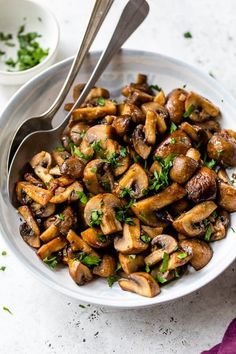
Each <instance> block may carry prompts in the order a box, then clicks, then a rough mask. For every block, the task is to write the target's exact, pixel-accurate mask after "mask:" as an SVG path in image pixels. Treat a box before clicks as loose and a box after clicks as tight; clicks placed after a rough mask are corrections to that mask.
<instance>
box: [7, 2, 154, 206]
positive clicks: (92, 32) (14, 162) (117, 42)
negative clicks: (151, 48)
mask: <svg viewBox="0 0 236 354" xmlns="http://www.w3.org/2000/svg"><path fill="white" fill-rule="evenodd" d="M113 2H114V0H96V2H95V5H94V8H93V11H92V15H91V18H90V20H89V23H88V26H87V29H86V32H85V35H84V38H83V41H82V44H81V46H80V49H79V50H78V52H77V54H76V56H75V59H74V61H73V63H72V66H71V68H70V71H69V73H68V75H67V78H66V80H65V83H64V85H63V87H62V89H61V91H60V93H59V95H58V96H57V98H56V100H55V101H54V102H53V104H52V106H51V107H50V108H49V109H48V110H47V111H46V112H45V113H43V114H42V115H40V116H38V117H32V118H29V119H27V120H25V121H24V122H23V123H22V124H21V126H20V127H19V128H18V130H17V131H16V133H15V135H14V137H13V139H12V143H11V146H10V150H9V155H8V166H9V173H8V195H9V199H10V201H11V203H12V204H13V206H16V205H17V201H16V197H15V183H16V182H17V181H18V180H20V178H21V176H22V172H23V169H24V166H25V163H26V162H28V161H29V160H30V159H31V158H32V156H33V155H35V154H36V153H37V152H39V151H41V150H50V149H51V148H52V147H53V145H55V143H56V142H58V141H59V140H60V137H61V133H62V131H63V130H64V128H65V127H66V125H67V124H68V119H69V118H70V116H71V113H72V111H73V110H74V109H75V108H77V107H79V106H80V105H81V104H82V103H83V102H84V100H85V98H86V97H87V95H88V93H89V91H90V90H91V88H93V87H94V85H95V84H96V82H97V81H98V79H99V77H100V76H101V74H102V73H103V72H104V70H105V69H106V67H107V65H108V64H109V63H110V61H111V59H112V57H113V56H114V55H115V54H116V53H117V52H118V51H119V49H120V48H121V46H122V45H123V44H124V42H125V41H126V40H127V39H128V38H129V37H130V36H131V34H132V33H133V32H134V31H135V30H136V29H137V28H138V27H139V25H140V24H141V23H142V22H143V20H144V19H145V18H146V17H147V15H148V12H149V5H148V3H147V2H146V0H129V1H128V3H127V4H126V6H125V8H124V10H123V11H122V14H121V16H120V19H119V22H118V24H117V26H116V28H115V30H114V32H113V35H112V37H111V39H110V41H109V43H108V45H107V47H106V48H105V49H104V51H103V52H102V54H101V56H100V58H99V60H98V62H97V64H96V66H95V68H94V70H93V72H92V74H91V76H90V78H89V80H88V82H87V84H86V86H85V87H84V89H83V91H82V93H81V95H80V96H79V98H78V99H77V101H76V102H75V103H74V105H73V107H72V108H71V110H70V111H69V112H68V114H67V115H66V117H65V119H64V120H63V122H62V123H61V124H60V125H59V126H58V127H56V128H53V127H52V120H53V117H54V116H55V114H56V112H57V111H58V109H59V108H60V106H61V105H62V103H63V101H64V99H65V97H66V95H67V93H68V91H69V89H70V88H71V86H72V83H73V82H74V80H75V78H76V75H77V74H78V72H79V69H80V68H81V66H82V64H83V62H84V60H85V58H86V55H87V54H88V52H89V49H90V47H91V45H92V43H93V41H94V39H95V37H96V34H97V33H98V31H99V29H100V27H101V25H102V23H103V21H104V20H105V17H106V15H107V13H108V12H109V9H110V8H111V5H112V4H113Z"/></svg>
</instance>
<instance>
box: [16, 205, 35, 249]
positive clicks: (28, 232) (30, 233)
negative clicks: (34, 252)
mask: <svg viewBox="0 0 236 354" xmlns="http://www.w3.org/2000/svg"><path fill="white" fill-rule="evenodd" d="M18 212H19V213H20V215H21V216H22V217H23V219H24V221H25V222H24V223H23V224H22V225H21V226H20V234H21V236H22V238H23V240H24V241H25V242H27V243H28V244H29V245H30V246H31V247H35V248H39V247H40V238H39V235H40V229H39V226H38V224H37V222H36V221H35V220H34V217H33V215H32V213H31V211H30V209H29V207H28V206H26V205H23V206H20V207H19V208H18Z"/></svg>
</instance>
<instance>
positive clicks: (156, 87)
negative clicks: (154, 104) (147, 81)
mask: <svg viewBox="0 0 236 354" xmlns="http://www.w3.org/2000/svg"><path fill="white" fill-rule="evenodd" d="M149 88H150V89H151V90H156V91H159V92H160V91H161V90H162V88H161V87H160V86H158V85H150V86H149Z"/></svg>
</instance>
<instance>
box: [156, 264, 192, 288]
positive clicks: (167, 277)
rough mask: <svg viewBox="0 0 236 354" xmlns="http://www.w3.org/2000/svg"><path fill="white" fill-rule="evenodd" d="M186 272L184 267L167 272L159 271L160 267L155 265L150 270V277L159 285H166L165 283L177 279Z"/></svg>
mask: <svg viewBox="0 0 236 354" xmlns="http://www.w3.org/2000/svg"><path fill="white" fill-rule="evenodd" d="M185 271H186V268H185V266H182V267H179V268H175V269H173V270H167V271H166V272H164V273H163V272H161V271H160V266H159V265H156V266H155V267H154V268H153V269H152V270H151V273H150V274H151V276H152V277H153V278H154V279H156V280H157V281H158V282H159V283H161V284H162V285H163V284H166V283H167V282H169V281H171V280H174V279H176V278H179V277H180V276H181V275H182V274H183V273H184V272H185Z"/></svg>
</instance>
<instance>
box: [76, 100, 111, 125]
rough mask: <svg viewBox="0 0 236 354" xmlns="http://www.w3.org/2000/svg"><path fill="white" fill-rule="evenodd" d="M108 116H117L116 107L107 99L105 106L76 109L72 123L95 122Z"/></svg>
mask: <svg viewBox="0 0 236 354" xmlns="http://www.w3.org/2000/svg"><path fill="white" fill-rule="evenodd" d="M107 114H116V105H115V104H114V102H112V101H110V100H107V99H105V103H104V105H103V106H96V107H85V108H76V109H75V110H74V111H73V112H72V115H71V122H75V121H76V122H81V121H94V120H97V119H99V118H102V117H104V116H105V115H107Z"/></svg>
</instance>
